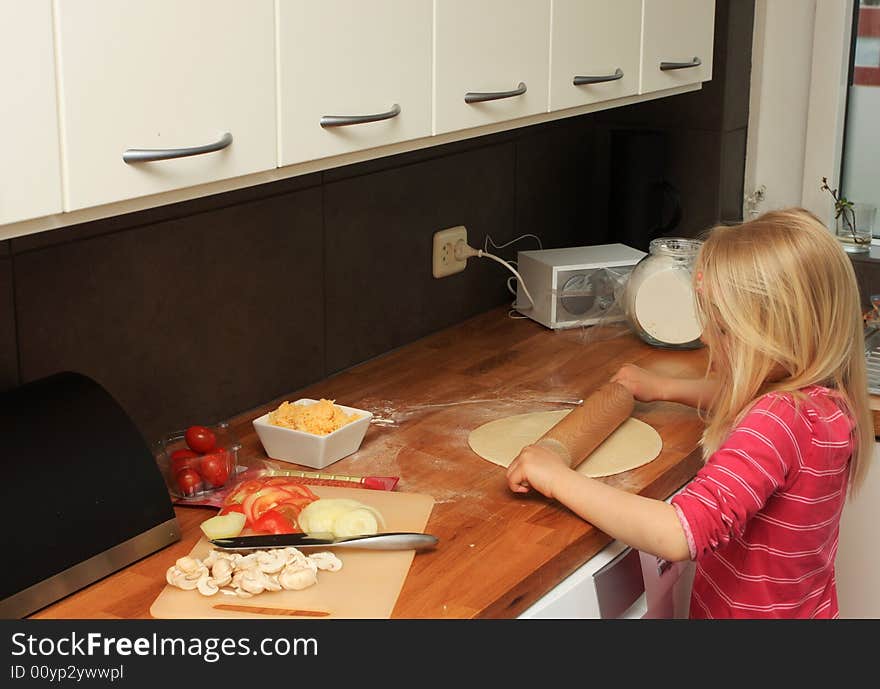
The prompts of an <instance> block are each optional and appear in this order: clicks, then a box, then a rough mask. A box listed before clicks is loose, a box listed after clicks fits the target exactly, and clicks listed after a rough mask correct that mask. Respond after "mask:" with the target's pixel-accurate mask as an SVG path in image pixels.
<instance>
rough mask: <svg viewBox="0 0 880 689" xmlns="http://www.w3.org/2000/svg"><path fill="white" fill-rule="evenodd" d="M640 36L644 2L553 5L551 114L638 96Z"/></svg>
mask: <svg viewBox="0 0 880 689" xmlns="http://www.w3.org/2000/svg"><path fill="white" fill-rule="evenodd" d="M641 36H642V0H616V1H615V2H613V3H612V2H607V0H554V2H553V20H552V40H551V45H552V54H551V59H550V110H561V109H564V108H573V107H576V106H578V105H588V104H590V103H596V102H599V101H605V100H611V99H613V98H622V97H624V96H631V95H633V94H635V93H638V90H639V66H640V58H641ZM618 70H619V71H618ZM575 77H580V78H579V79H578V82H579V83H578V84H577V85H575V84H574V83H573V82H574V80H575Z"/></svg>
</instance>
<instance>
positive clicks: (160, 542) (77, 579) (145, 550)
mask: <svg viewBox="0 0 880 689" xmlns="http://www.w3.org/2000/svg"><path fill="white" fill-rule="evenodd" d="M179 540H180V525H179V524H178V523H177V518H176V517H175V518H173V519H169V520H168V521H166V522H163V523H161V524H159V525H158V526H154V527H153V528H151V529H148V530H147V531H144V532H143V533H141V534H138V535H137V536H134V537H133V538H129V539H128V540H127V541H123V542H122V543H120V544H118V545H115V546H113V547H112V548H108V549H107V550H105V551H104V552H102V553H98V554H97V555H94V556H92V557H90V558H89V559H88V560H83V561H82V562H80V563H79V564H76V565H74V566H73V567H68V568H67V569H65V570H64V571H63V572H59V573H58V574H55V575H54V576H51V577H48V578H46V579H44V580H43V581H41V582H39V583H36V584H34V585H33V586H29V587H28V588H26V589H24V590H23V591H19V592H18V593H14V594H13V595H11V596H9V597H8V598H5V599H3V600H2V601H0V618H3V619H14V618H20V617H25V616H27V615H29V614H30V613H32V612H34V611H36V610H39V609H40V608H44V607H46V606H47V605H50V604H52V603H54V602H56V601H58V600H60V599H61V598H63V597H64V596H66V595H68V594H71V593H73V592H74V591H78V590H79V589H81V588H84V587H86V586H88V585H89V584H92V583H94V582H96V581H97V580H98V579H101V578H102V577H106V576H107V575H108V574H112V573H113V572H116V571H117V570H120V569H122V568H123V567H125V566H127V565H130V564H131V563H132V562H135V561H136V560H140V559H141V558H142V557H145V556H147V555H150V554H151V553H154V552H156V551H157V550H161V549H162V548H164V547H165V546H167V545H171V544H172V543H176V542H177V541H179Z"/></svg>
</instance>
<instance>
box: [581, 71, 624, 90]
mask: <svg viewBox="0 0 880 689" xmlns="http://www.w3.org/2000/svg"><path fill="white" fill-rule="evenodd" d="M618 79H623V70H622V69H621V68H620V67H618V68H617V69H615V70H614V74H603V75H601V76H596V77H575V78H574V79H573V80H572V83H573V84H574V85H575V86H583V85H584V84H601V83H603V82H606V81H617V80H618Z"/></svg>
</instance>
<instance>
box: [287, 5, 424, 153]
mask: <svg viewBox="0 0 880 689" xmlns="http://www.w3.org/2000/svg"><path fill="white" fill-rule="evenodd" d="M432 10H433V8H432V2H431V0H373V1H372V2H368V3H365V2H361V1H359V0H324V2H313V1H312V0H280V2H279V3H278V17H277V21H278V55H279V60H278V87H279V111H278V112H279V122H278V128H279V147H278V149H279V156H278V164H279V165H282V166H283V165H290V164H293V163H299V162H303V161H306V160H314V159H316V158H325V157H327V156H332V155H339V154H342V153H348V152H351V151H356V150H362V149H366V148H373V147H376V146H383V145H387V144H392V143H396V142H398V141H404V140H408V139H417V138H420V137H425V136H430V135H431V52H432V50H431V41H432V34H431V26H432V16H431V15H432Z"/></svg>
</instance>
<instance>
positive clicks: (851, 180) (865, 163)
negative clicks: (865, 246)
mask: <svg viewBox="0 0 880 689" xmlns="http://www.w3.org/2000/svg"><path fill="white" fill-rule="evenodd" d="M855 10H856V11H855V16H854V18H853V43H852V51H851V53H852V54H851V60H852V62H851V65H852V69H851V79H850V85H849V89H848V94H847V104H846V127H845V131H844V146H843V164H842V171H841V179H842V184H841V188H842V191H843V194H844V195H845V196H846V197H847V198H848V199H849V200H850V201H852V202H854V203H860V204H868V205H870V206H873V207H874V208H875V209H876V208H880V183H878V181H880V0H861V2H860V3H859V4H858V5H857V6H856V8H855ZM874 215H875V217H874V222H873V227H872V228H871V229H872V234H873V236H874V237H880V223H878V221H877V220H876V212H875V214H874Z"/></svg>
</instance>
